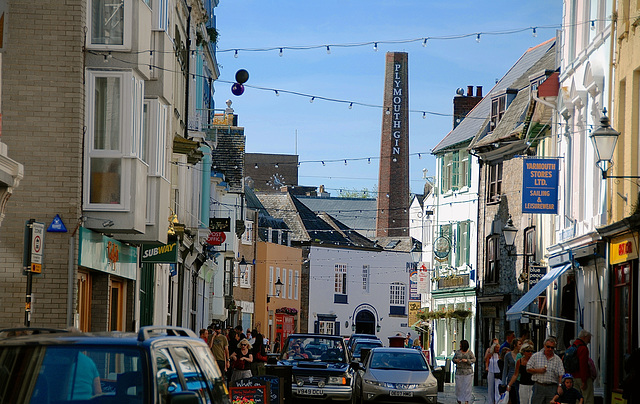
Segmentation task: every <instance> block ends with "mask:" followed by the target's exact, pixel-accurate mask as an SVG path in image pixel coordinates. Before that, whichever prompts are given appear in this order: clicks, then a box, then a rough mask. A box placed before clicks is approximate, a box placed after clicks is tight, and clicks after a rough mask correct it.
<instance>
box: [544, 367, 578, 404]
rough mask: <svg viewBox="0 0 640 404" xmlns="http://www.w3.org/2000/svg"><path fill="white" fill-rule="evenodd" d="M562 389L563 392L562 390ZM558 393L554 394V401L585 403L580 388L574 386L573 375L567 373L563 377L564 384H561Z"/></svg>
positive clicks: (568, 403) (575, 403) (567, 403)
mask: <svg viewBox="0 0 640 404" xmlns="http://www.w3.org/2000/svg"><path fill="white" fill-rule="evenodd" d="M560 390H562V392H560ZM560 390H558V394H556V395H555V396H553V399H552V400H551V402H553V403H566V404H583V403H584V397H582V394H581V393H580V391H579V390H578V389H576V388H575V387H573V376H571V374H570V373H567V374H566V375H564V376H563V377H562V384H561V385H560Z"/></svg>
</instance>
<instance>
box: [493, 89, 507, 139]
mask: <svg viewBox="0 0 640 404" xmlns="http://www.w3.org/2000/svg"><path fill="white" fill-rule="evenodd" d="M506 109H507V94H502V95H500V96H498V97H496V98H494V99H492V100H491V123H490V128H489V132H493V130H494V129H495V128H496V126H498V123H499V122H500V120H501V119H502V117H503V116H504V112H505V111H506Z"/></svg>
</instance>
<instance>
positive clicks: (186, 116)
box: [184, 1, 191, 139]
mask: <svg viewBox="0 0 640 404" xmlns="http://www.w3.org/2000/svg"><path fill="white" fill-rule="evenodd" d="M185 4H186V1H185ZM187 10H188V15H187V39H186V45H187V57H186V60H185V72H186V77H185V80H184V119H185V125H184V138H185V139H188V138H189V87H190V85H191V83H190V81H189V70H190V63H189V60H190V59H191V6H190V5H187Z"/></svg>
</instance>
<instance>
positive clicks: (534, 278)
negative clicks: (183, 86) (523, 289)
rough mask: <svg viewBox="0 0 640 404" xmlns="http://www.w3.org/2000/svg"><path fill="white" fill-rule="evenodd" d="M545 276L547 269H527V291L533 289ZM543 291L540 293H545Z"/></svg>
mask: <svg viewBox="0 0 640 404" xmlns="http://www.w3.org/2000/svg"><path fill="white" fill-rule="evenodd" d="M546 274H547V267H545V266H542V265H531V266H530V267H529V290H531V288H532V287H534V286H535V285H536V284H537V283H538V281H539V280H540V279H542V277H543V276H545V275H546ZM546 291H547V289H545V290H544V291H543V292H542V293H545V292H546Z"/></svg>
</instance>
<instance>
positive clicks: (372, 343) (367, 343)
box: [351, 338, 383, 361]
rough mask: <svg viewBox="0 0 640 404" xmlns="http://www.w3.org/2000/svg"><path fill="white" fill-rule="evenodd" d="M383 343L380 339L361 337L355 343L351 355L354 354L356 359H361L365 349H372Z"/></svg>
mask: <svg viewBox="0 0 640 404" xmlns="http://www.w3.org/2000/svg"><path fill="white" fill-rule="evenodd" d="M381 346H383V345H382V341H380V340H379V339H365V338H359V339H358V340H357V341H356V343H355V344H353V349H352V352H351V356H353V359H354V360H357V361H360V360H361V356H362V355H361V353H362V350H363V349H365V350H366V349H372V348H377V347H381Z"/></svg>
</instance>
